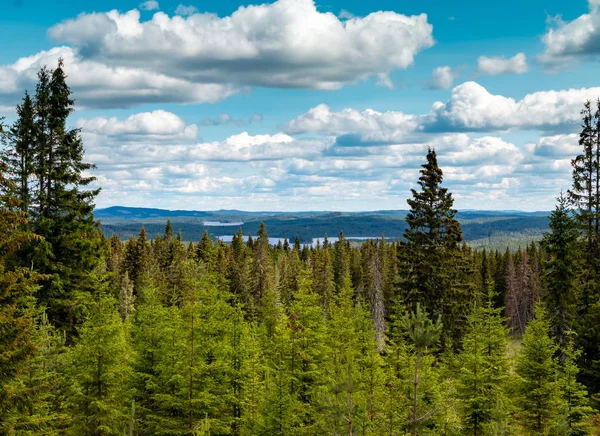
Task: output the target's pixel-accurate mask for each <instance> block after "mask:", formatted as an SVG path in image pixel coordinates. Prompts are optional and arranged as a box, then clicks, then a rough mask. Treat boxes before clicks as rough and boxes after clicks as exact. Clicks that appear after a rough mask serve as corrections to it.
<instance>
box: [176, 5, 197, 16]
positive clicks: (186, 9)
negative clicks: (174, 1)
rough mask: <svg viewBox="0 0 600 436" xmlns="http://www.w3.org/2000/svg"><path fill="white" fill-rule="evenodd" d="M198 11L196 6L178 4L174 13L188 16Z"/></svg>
mask: <svg viewBox="0 0 600 436" xmlns="http://www.w3.org/2000/svg"><path fill="white" fill-rule="evenodd" d="M197 12H198V9H197V8H196V6H185V5H179V6H177V9H175V15H181V16H182V17H189V16H190V15H194V14H195V13H197Z"/></svg>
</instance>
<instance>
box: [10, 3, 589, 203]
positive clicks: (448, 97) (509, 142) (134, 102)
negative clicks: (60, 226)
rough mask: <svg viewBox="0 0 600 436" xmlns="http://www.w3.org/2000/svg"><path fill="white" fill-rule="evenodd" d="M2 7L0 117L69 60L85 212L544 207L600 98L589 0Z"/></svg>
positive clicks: (562, 184) (562, 183) (566, 180)
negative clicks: (90, 166) (428, 175)
mask: <svg viewBox="0 0 600 436" xmlns="http://www.w3.org/2000/svg"><path fill="white" fill-rule="evenodd" d="M180 1H181V0H177V1H175V0H159V1H152V0H151V1H146V2H143V3H140V2H139V1H122V0H120V1H113V0H107V1H103V2H91V1H87V0H83V1H77V2H75V1H66V0H63V1H60V0H58V1H56V2H54V3H53V5H52V6H49V4H48V3H47V2H42V1H41V0H8V3H9V4H8V5H7V6H6V5H5V7H4V9H3V14H2V16H0V40H2V41H4V42H5V43H4V44H3V50H2V51H1V52H0V77H3V79H2V78H0V114H5V115H6V116H7V119H8V120H9V121H10V120H11V117H13V116H14V106H15V105H16V104H17V103H18V102H19V100H20V98H21V96H22V93H23V91H24V90H25V89H32V88H33V86H34V84H35V72H36V71H37V70H38V69H39V68H40V67H41V66H42V65H45V64H47V65H49V66H53V65H55V63H56V59H57V58H58V57H63V58H64V59H65V65H66V70H67V73H68V74H69V83H70V84H71V86H72V89H73V92H74V97H75V98H76V100H77V106H76V107H77V111H76V112H75V113H74V114H73V116H72V118H71V121H70V122H71V123H72V124H73V125H74V126H77V127H80V128H81V129H82V135H83V138H84V141H85V145H86V149H87V159H88V160H90V161H93V162H95V163H96V164H97V169H96V170H95V171H94V174H95V175H96V176H97V177H98V184H99V186H101V187H102V188H103V191H102V193H101V194H100V196H99V198H98V206H99V207H105V206H110V205H117V204H120V205H130V206H146V207H164V208H172V209H173V208H177V209H219V208H239V209H247V210H268V209H271V210H311V209H312V210H314V209H318V210H323V209H333V210H372V209H400V208H406V198H407V197H408V196H409V195H410V194H409V192H410V191H409V190H410V188H411V187H414V184H415V182H416V179H417V177H418V168H419V165H420V164H421V163H422V161H423V158H424V154H425V152H426V150H427V147H428V146H434V147H435V148H436V150H437V152H438V155H439V162H440V165H441V166H442V168H443V169H444V171H445V184H446V185H447V186H448V187H449V188H450V190H451V191H452V192H453V193H454V196H455V199H456V206H457V207H458V208H478V209H509V208H510V209H523V210H541V209H544V210H547V209H551V208H552V207H553V204H554V198H555V197H556V196H557V194H558V193H559V191H560V190H561V189H566V188H568V187H569V184H570V166H569V160H570V158H572V157H573V156H574V154H575V153H577V152H578V147H577V131H578V125H579V110H580V108H581V106H582V104H583V102H584V101H585V100H586V99H594V98H596V97H598V96H600V88H599V87H598V86H599V84H598V83H597V80H598V71H599V69H598V60H599V58H600V11H599V6H600V2H599V1H598V0H590V1H589V2H586V1H579V0H576V1H572V2H568V3H567V2H564V1H541V0H539V1H538V0H536V1H526V2H523V1H513V0H509V1H504V2H495V3H492V2H481V1H472V0H468V1H467V0H464V1H452V2H442V1H439V0H429V1H421V2H414V1H398V0H395V1H391V0H390V1H387V0H386V1H383V0H373V1H370V2H356V1H326V2H325V1H324V2H316V3H315V2H313V1H311V0H278V1H276V2H270V3H264V4H263V3H245V2H244V3H243V2H239V1H233V0H220V1H218V2H207V1H203V2H187V3H186V2H184V3H181V2H180Z"/></svg>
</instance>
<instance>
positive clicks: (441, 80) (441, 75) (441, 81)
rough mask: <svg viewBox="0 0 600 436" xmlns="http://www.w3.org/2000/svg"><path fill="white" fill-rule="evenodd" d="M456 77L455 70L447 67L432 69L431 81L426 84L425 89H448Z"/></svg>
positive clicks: (456, 72)
mask: <svg viewBox="0 0 600 436" xmlns="http://www.w3.org/2000/svg"><path fill="white" fill-rule="evenodd" d="M457 77H458V71H457V70H455V69H453V68H451V67H449V66H443V67H437V68H434V69H433V72H432V73H431V79H429V80H428V81H427V82H426V87H427V88H429V89H449V88H451V87H452V84H453V83H454V79H456V78H457Z"/></svg>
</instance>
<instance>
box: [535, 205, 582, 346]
mask: <svg viewBox="0 0 600 436" xmlns="http://www.w3.org/2000/svg"><path fill="white" fill-rule="evenodd" d="M549 226H550V232H548V233H546V234H544V239H543V241H542V246H543V248H544V250H545V252H546V254H547V255H548V259H547V260H546V261H545V262H544V264H543V268H544V281H545V283H546V289H547V291H546V293H545V294H544V296H543V301H544V303H545V306H546V308H547V310H548V317H549V321H550V326H551V327H550V328H551V330H552V334H553V336H554V338H555V339H556V340H557V341H558V344H559V346H560V347H561V348H563V346H564V345H565V343H566V342H567V338H566V336H565V335H566V332H567V331H569V330H571V328H572V326H573V320H574V317H575V310H576V304H577V295H576V284H575V280H576V275H577V261H578V259H577V238H578V233H577V229H576V228H575V225H574V222H573V220H572V218H571V211H570V209H569V207H568V203H567V199H566V197H565V196H564V195H562V193H561V195H560V196H559V197H558V203H557V205H556V209H555V210H554V211H553V212H552V214H551V215H550V222H549Z"/></svg>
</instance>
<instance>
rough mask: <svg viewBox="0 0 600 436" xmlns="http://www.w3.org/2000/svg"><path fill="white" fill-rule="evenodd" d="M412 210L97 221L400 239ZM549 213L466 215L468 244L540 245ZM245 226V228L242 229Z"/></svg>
mask: <svg viewBox="0 0 600 436" xmlns="http://www.w3.org/2000/svg"><path fill="white" fill-rule="evenodd" d="M407 213H408V211H407V210H379V211H365V212H330V211H316V212H269V211H264V212H246V211H241V210H217V211H190V210H165V209H151V208H136V207H125V206H114V207H109V208H106V209H98V210H96V211H95V216H96V218H98V219H99V220H100V222H101V227H102V230H103V231H104V233H105V234H106V235H107V236H109V237H110V236H112V235H113V234H117V235H119V237H120V238H121V239H127V238H129V237H130V236H135V235H137V234H138V233H139V231H140V228H141V226H142V225H143V226H144V227H145V228H146V231H147V232H148V234H149V235H151V236H154V235H156V234H158V233H162V232H163V231H164V227H165V223H166V221H167V220H168V219H170V220H171V223H172V225H173V228H174V230H175V231H176V232H181V234H182V237H183V239H184V240H185V241H198V240H199V239H200V238H201V237H202V235H203V234H204V231H205V230H208V232H209V234H210V235H211V236H213V237H218V236H225V235H232V234H234V233H236V232H237V231H238V228H239V227H241V228H242V231H243V232H244V234H245V235H248V234H252V235H255V234H256V232H257V230H258V226H259V225H260V222H261V221H263V222H264V223H265V225H266V226H267V231H268V233H269V236H272V237H276V238H288V239H290V240H293V239H294V238H295V237H296V235H298V236H299V237H300V240H301V241H302V242H303V243H310V242H311V241H312V240H313V239H314V238H319V237H323V236H324V235H328V236H332V237H335V236H337V235H338V234H339V232H340V231H343V232H344V234H345V235H346V236H351V237H372V238H377V237H381V236H382V235H384V236H385V237H386V238H388V239H400V238H402V235H403V233H404V230H405V228H406V222H405V217H406V214H407ZM549 214H550V213H549V212H544V211H539V212H523V211H515V210H508V211H494V210H491V211H490V210H462V211H459V213H458V215H457V218H458V220H459V221H460V222H461V226H462V229H463V234H464V237H465V240H466V241H467V242H468V243H469V244H471V245H472V246H473V247H475V248H482V247H488V248H495V249H505V248H506V247H509V248H511V249H514V248H517V247H518V246H525V245H526V244H529V243H530V242H531V241H532V240H539V239H540V238H541V237H542V235H543V233H544V232H545V231H547V228H548V216H549ZM240 223H242V224H240Z"/></svg>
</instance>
